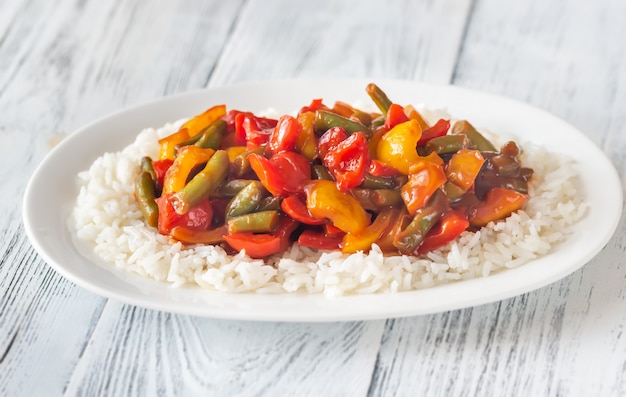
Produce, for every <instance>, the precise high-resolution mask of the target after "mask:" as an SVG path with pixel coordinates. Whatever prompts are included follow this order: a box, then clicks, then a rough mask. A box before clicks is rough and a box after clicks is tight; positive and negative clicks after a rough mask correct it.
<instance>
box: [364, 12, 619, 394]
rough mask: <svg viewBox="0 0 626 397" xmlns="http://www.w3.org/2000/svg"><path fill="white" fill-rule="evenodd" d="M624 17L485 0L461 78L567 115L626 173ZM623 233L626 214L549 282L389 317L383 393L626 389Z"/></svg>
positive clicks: (378, 390) (467, 43)
mask: <svg viewBox="0 0 626 397" xmlns="http://www.w3.org/2000/svg"><path fill="white" fill-rule="evenodd" d="M625 17H626V8H625V4H624V3H623V2H618V1H613V2H604V3H603V5H602V6H598V5H597V4H595V5H591V4H590V3H587V2H580V1H560V2H542V1H532V2H513V1H510V2H506V4H503V2H499V1H479V2H477V3H476V6H475V7H474V9H473V13H472V16H471V19H470V21H471V22H470V24H469V26H468V31H467V35H466V37H465V40H464V43H463V47H462V51H461V54H460V58H459V61H458V65H457V68H456V72H455V76H454V80H453V81H454V83H456V84H460V85H466V86H470V87H475V88H479V89H483V90H488V91H492V92H496V93H500V94H504V95H507V96H511V97H514V98H518V99H521V100H524V101H527V102H530V103H533V104H535V105H537V106H540V107H542V108H544V109H547V110H549V111H551V112H553V113H555V114H557V115H559V116H561V117H563V118H564V119H565V120H567V121H569V122H570V123H572V124H574V125H575V126H577V127H578V128H580V129H581V130H582V131H584V132H585V133H586V134H587V136H589V137H590V138H591V139H592V141H594V142H595V143H596V144H598V145H600V147H601V148H602V149H603V150H604V151H605V152H606V153H607V155H608V156H609V157H610V158H611V159H612V160H613V162H614V164H615V166H616V168H617V169H618V171H619V172H620V174H621V175H622V180H623V175H624V171H626V169H625V168H624V155H623V153H624V147H623V145H624V142H625V140H624V133H623V127H622V126H623V125H624V112H623V109H624V108H626V90H625V89H624V81H625V78H626V68H625V67H624V64H625V62H626V59H625V54H626V51H625V50H626V44H625V43H624V42H623V40H616V39H615V38H616V37H617V36H616V35H615V32H616V31H618V30H619V29H620V26H621V25H622V24H623V22H624V18H625ZM582 26H584V27H585V28H581V27H582ZM581 155H584V153H581ZM599 177H601V176H599ZM624 233H626V225H624V222H623V221H622V222H621V223H620V226H619V227H618V230H617V233H616V235H615V237H614V238H613V240H612V241H611V242H610V243H609V244H608V245H607V247H606V248H605V249H604V250H603V251H602V252H601V253H600V254H599V255H598V256H597V257H596V258H594V259H593V260H592V261H590V263H588V264H587V265H586V266H585V267H584V268H583V269H581V270H579V271H577V272H576V273H574V274H573V275H571V276H569V277H567V278H565V279H564V280H562V281H561V282H558V283H556V284H553V285H551V286H549V287H546V288H542V289H540V290H538V291H535V292H532V293H529V294H525V295H523V296H520V297H516V298H513V299H509V300H505V301H503V302H499V303H494V304H489V305H484V306H480V307H476V308H471V309H465V310H463V311H456V312H450V313H444V314H441V315H435V316H426V317H423V318H414V319H405V320H394V321H390V322H389V323H388V324H387V328H386V332H385V337H384V339H383V346H382V347H381V351H380V353H379V358H378V362H377V366H376V368H377V369H376V373H375V378H374V383H373V385H372V389H371V391H372V394H374V395H378V394H384V393H385V392H388V391H389V390H392V389H393V390H395V391H396V392H397V394H398V395H407V394H409V393H416V394H417V395H442V396H444V395H472V396H474V395H484V396H489V395H494V394H498V395H563V396H565V395H598V396H599V395H602V396H619V395H624V394H625V393H626V383H625V381H624V380H623V374H624V368H626V350H625V348H624V336H623V327H624V323H625V322H626V300H625V299H624V296H625V294H626V283H625V282H624V281H625V279H626V268H625V267H624V262H623V253H624V240H623V239H624V237H623V236H624ZM416 373H418V374H421V375H422V376H411V375H412V374H416ZM495 391H497V393H495Z"/></svg>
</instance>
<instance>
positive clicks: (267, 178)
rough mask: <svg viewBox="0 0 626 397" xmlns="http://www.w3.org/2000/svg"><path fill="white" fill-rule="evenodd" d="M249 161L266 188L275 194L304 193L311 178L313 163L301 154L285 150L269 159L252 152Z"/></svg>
mask: <svg viewBox="0 0 626 397" xmlns="http://www.w3.org/2000/svg"><path fill="white" fill-rule="evenodd" d="M248 161H249V162H250V166H251V167H252V170H253V171H254V172H255V173H256V175H257V176H258V178H259V180H260V181H261V183H262V184H263V186H265V188H266V189H267V190H268V191H269V192H270V193H272V195H274V196H288V195H290V194H292V193H302V191H303V190H302V189H303V185H304V184H305V183H306V182H307V181H309V180H310V179H311V165H310V164H309V161H308V160H307V159H306V158H304V157H303V156H302V155H301V154H299V153H296V152H287V151H283V152H280V153H276V154H275V155H273V156H272V157H271V158H270V159H269V160H268V159H266V158H265V157H263V156H261V155H259V154H255V153H251V154H250V155H248Z"/></svg>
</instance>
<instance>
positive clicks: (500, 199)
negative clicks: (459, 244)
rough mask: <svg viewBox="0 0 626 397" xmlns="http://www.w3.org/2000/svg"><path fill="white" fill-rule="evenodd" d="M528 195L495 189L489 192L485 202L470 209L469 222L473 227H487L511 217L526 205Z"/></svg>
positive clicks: (499, 188)
mask: <svg viewBox="0 0 626 397" xmlns="http://www.w3.org/2000/svg"><path fill="white" fill-rule="evenodd" d="M528 198H529V197H528V195H527V194H524V193H520V192H518V191H516V190H513V189H505V188H501V187H494V188H492V189H491V190H489V192H487V197H486V198H485V201H484V202H481V203H479V204H476V205H475V206H473V207H472V208H470V209H469V211H468V215H469V221H470V223H471V224H472V225H473V226H485V225H486V224H487V223H489V222H491V221H496V220H500V219H503V218H506V217H507V216H509V215H511V213H513V212H514V211H517V210H519V209H521V208H523V207H524V205H526V202H528Z"/></svg>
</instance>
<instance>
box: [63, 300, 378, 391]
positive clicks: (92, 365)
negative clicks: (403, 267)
mask: <svg viewBox="0 0 626 397" xmlns="http://www.w3.org/2000/svg"><path fill="white" fill-rule="evenodd" d="M382 326H383V323H382V322H378V323H377V324H376V325H375V326H373V327H372V326H369V325H368V324H367V323H360V322H356V323H338V324H334V325H329V324H313V325H311V324H304V323H303V324H281V323H254V322H242V321H214V320H206V319H199V318H194V317H190V316H178V315H172V314H167V313H160V312H155V311H149V310H141V309H138V308H134V307H130V306H121V305H115V304H109V306H108V307H107V310H106V312H105V314H104V315H103V317H102V318H101V320H100V324H99V326H98V329H97V330H96V332H95V333H94V335H93V338H92V343H91V344H90V346H89V347H88V349H87V350H86V353H85V355H84V356H83V359H82V360H81V363H80V364H79V366H78V367H77V368H76V369H75V371H74V374H73V376H72V379H71V382H70V385H69V388H68V390H67V392H68V394H70V395H86V396H92V395H115V396H119V395H125V396H129V395H168V396H195V395H215V396H231V395H275V394H276V393H275V391H276V390H280V394H284V395H298V396H319V395H325V394H330V395H364V394H365V392H366V390H367V385H368V384H369V376H370V374H371V371H372V370H373V360H371V355H372V352H375V351H376V350H377V349H378V345H379V343H380V334H381V332H382ZM379 328H380V329H379ZM111 345H113V346H117V347H118V348H117V349H111ZM355 345H358V346H359V347H361V349H354V346H355ZM329 358H332V359H329ZM368 363H369V365H368ZM338 372H341V373H342V379H341V382H340V383H339V382H337V381H331V382H322V381H320V380H321V379H331V380H332V379H334V378H335V377H336V375H337V373H338Z"/></svg>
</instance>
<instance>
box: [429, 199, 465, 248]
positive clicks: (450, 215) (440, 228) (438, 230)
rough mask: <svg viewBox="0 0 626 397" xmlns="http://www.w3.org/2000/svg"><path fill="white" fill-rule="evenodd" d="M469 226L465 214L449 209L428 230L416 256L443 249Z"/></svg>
mask: <svg viewBox="0 0 626 397" xmlns="http://www.w3.org/2000/svg"><path fill="white" fill-rule="evenodd" d="M469 225H470V223H469V221H468V220H467V217H466V216H465V214H463V213H461V212H459V211H454V210H452V209H449V210H448V211H447V212H446V213H445V214H444V215H443V217H442V218H441V220H440V221H439V222H438V223H437V224H436V225H435V226H434V227H433V228H432V229H430V231H429V232H428V234H427V235H426V237H425V238H424V241H422V244H421V245H420V246H419V247H418V249H417V252H418V254H423V253H426V252H428V251H433V250H436V249H437V248H440V247H443V246H444V245H446V244H448V243H449V242H450V241H452V240H454V239H455V238H457V237H458V236H459V235H460V234H461V233H463V232H464V231H465V230H467V228H468V227H469Z"/></svg>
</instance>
